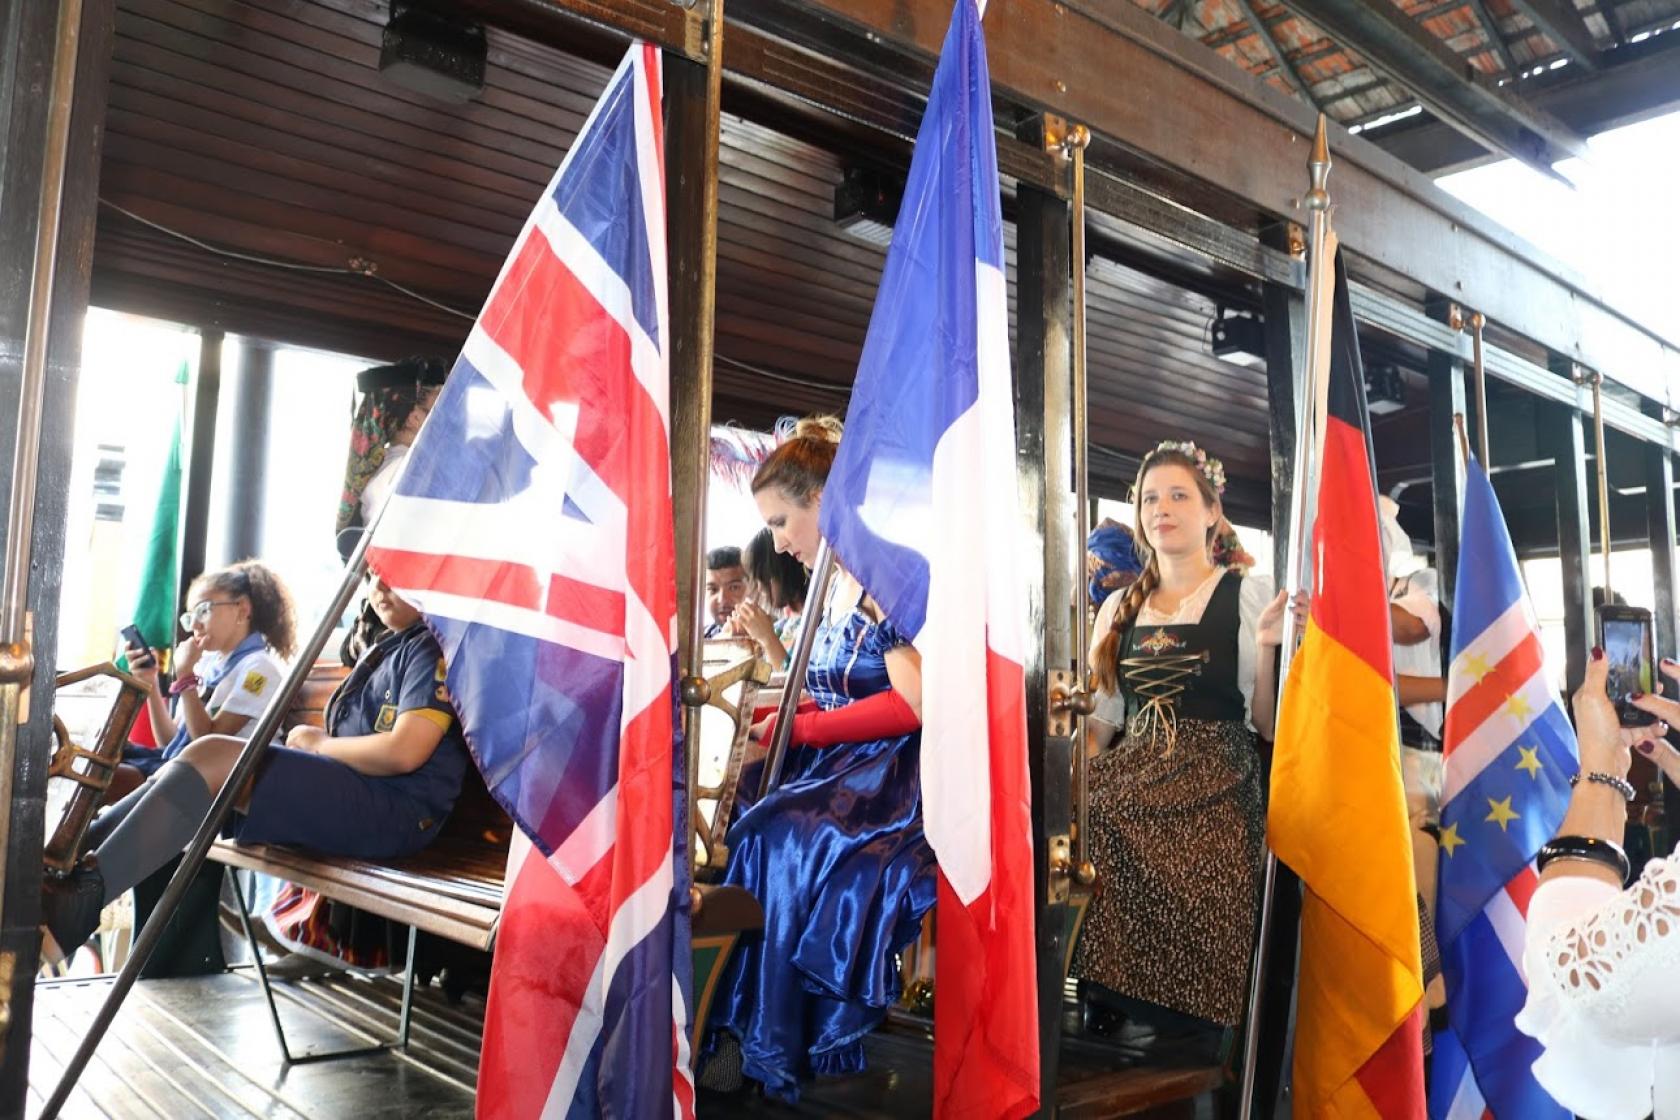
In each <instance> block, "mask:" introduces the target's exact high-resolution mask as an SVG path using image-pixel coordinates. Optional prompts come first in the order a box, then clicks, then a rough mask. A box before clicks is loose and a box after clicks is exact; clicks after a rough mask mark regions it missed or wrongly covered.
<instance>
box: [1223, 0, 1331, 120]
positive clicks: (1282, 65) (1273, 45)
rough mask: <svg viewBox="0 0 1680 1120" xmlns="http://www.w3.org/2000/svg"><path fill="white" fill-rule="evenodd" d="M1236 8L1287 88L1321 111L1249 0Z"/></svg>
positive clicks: (1309, 89)
mask: <svg viewBox="0 0 1680 1120" xmlns="http://www.w3.org/2000/svg"><path fill="white" fill-rule="evenodd" d="M1237 7H1239V8H1241V9H1242V13H1243V16H1244V17H1245V18H1246V19H1247V20H1248V25H1249V26H1250V27H1252V28H1253V29H1254V34H1255V35H1257V36H1259V38H1260V42H1261V44H1262V45H1263V46H1264V47H1265V48H1266V53H1267V54H1269V55H1271V56H1272V63H1273V64H1274V65H1275V66H1276V67H1277V69H1278V73H1279V74H1280V75H1282V77H1283V80H1284V81H1285V82H1286V83H1288V85H1289V88H1290V89H1292V90H1294V91H1295V92H1296V93H1297V94H1299V95H1300V96H1301V97H1304V98H1305V99H1306V100H1307V103H1308V104H1310V105H1312V106H1313V107H1314V108H1315V109H1322V108H1323V106H1322V105H1320V104H1319V103H1318V98H1316V97H1314V96H1313V92H1312V89H1311V87H1309V86H1308V85H1307V83H1306V82H1305V81H1304V80H1303V79H1302V77H1301V75H1299V74H1297V73H1296V72H1295V68H1294V67H1293V66H1291V65H1290V64H1289V56H1288V55H1286V54H1284V52H1283V47H1282V46H1281V45H1280V44H1279V43H1278V41H1277V38H1276V36H1274V35H1273V34H1272V30H1271V28H1269V27H1267V26H1266V22H1265V21H1264V20H1262V19H1261V18H1260V16H1259V13H1257V12H1256V11H1255V10H1254V5H1253V4H1252V3H1250V2H1249V0H1237Z"/></svg>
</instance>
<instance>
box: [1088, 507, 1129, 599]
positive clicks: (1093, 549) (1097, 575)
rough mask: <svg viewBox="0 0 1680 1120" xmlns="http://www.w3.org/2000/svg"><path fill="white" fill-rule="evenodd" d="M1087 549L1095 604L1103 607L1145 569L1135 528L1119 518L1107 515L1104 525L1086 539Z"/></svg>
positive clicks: (1091, 590) (1092, 597)
mask: <svg viewBox="0 0 1680 1120" xmlns="http://www.w3.org/2000/svg"><path fill="white" fill-rule="evenodd" d="M1085 552H1086V556H1087V560H1086V565H1085V567H1086V571H1087V572H1088V573H1089V575H1090V578H1091V583H1090V587H1089V591H1090V595H1091V606H1093V607H1100V606H1102V605H1103V601H1104V600H1105V599H1107V598H1108V597H1109V596H1110V595H1112V594H1114V593H1115V592H1116V591H1118V590H1120V589H1121V588H1122V587H1125V586H1127V585H1128V584H1130V583H1131V582H1132V581H1133V580H1134V579H1136V578H1137V577H1138V573H1139V572H1141V571H1143V565H1142V564H1141V563H1139V562H1138V557H1137V548H1136V546H1135V544H1134V543H1133V540H1132V531H1131V530H1130V529H1128V528H1126V527H1125V526H1124V525H1122V524H1120V523H1119V522H1118V521H1114V520H1111V519H1106V518H1105V519H1104V520H1103V523H1102V524H1101V525H1098V526H1097V527H1096V528H1095V529H1092V530H1091V535H1090V536H1089V537H1088V538H1087V539H1086V541H1085Z"/></svg>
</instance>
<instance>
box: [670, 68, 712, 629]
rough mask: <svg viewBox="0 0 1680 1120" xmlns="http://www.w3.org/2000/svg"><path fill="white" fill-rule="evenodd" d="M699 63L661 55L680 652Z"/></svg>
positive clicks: (695, 479)
mask: <svg viewBox="0 0 1680 1120" xmlns="http://www.w3.org/2000/svg"><path fill="white" fill-rule="evenodd" d="M706 174H707V169H706V67H705V66H704V65H703V64H701V63H698V62H690V61H689V60H687V59H684V58H679V57H677V56H676V55H673V54H667V55H666V56H665V184H666V185H665V197H666V199H667V200H668V201H667V206H668V207H669V209H668V211H667V213H666V220H665V225H666V230H667V237H668V239H669V245H670V248H669V251H670V260H669V267H668V272H669V275H670V301H671V303H670V323H671V491H672V500H673V513H674V520H675V522H676V527H677V635H678V636H677V650H678V651H679V659H681V658H686V657H687V653H686V650H687V649H688V635H689V633H690V632H691V631H692V629H693V627H694V621H695V619H694V612H695V609H696V607H695V578H696V571H697V568H698V566H699V564H700V563H701V560H700V557H699V556H698V555H696V554H695V552H694V549H693V548H691V547H690V538H689V535H688V534H689V532H690V531H689V529H688V528H687V527H689V526H692V525H693V524H694V523H695V519H696V518H698V519H701V520H703V519H704V518H705V516H706V509H705V505H704V497H703V495H704V494H705V486H706V482H707V472H708V470H709V469H710V468H709V457H708V454H707V453H706V452H705V451H704V450H703V451H702V452H701V453H699V454H695V452H694V449H695V448H697V447H698V448H706V447H707V446H708V444H707V442H706V441H707V439H708V433H709V432H710V429H711V412H712V402H711V381H712V378H711V368H712V355H711V344H712V341H711V340H712V331H711V325H710V324H707V323H703V322H702V321H701V319H702V315H701V298H700V296H701V293H700V283H701V265H702V258H703V255H704V253H705V245H704V234H705V228H706V220H705V192H704V191H703V190H702V186H703V180H704V176H705V175H706Z"/></svg>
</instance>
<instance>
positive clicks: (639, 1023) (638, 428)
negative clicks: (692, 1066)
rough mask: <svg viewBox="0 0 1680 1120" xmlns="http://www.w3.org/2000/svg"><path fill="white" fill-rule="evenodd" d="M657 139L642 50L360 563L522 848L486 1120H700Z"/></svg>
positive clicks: (466, 354) (498, 991) (574, 158)
mask: <svg viewBox="0 0 1680 1120" xmlns="http://www.w3.org/2000/svg"><path fill="white" fill-rule="evenodd" d="M660 114H661V91H660V63H659V53H658V51H657V50H656V49H655V48H653V47H651V46H647V45H645V44H636V45H633V46H632V47H631V49H630V51H629V53H628V54H626V55H625V58H624V61H623V62H622V63H621V64H620V65H619V67H618V70H617V72H616V73H614V75H613V76H612V79H611V81H609V82H608V83H607V87H606V90H605V92H604V93H602V95H601V99H600V101H599V102H598V103H597V104H596V106H595V108H594V110H593V111H592V112H591V114H590V117H589V120H588V121H587V122H586V123H585V125H584V127H583V131H582V132H581V133H580V134H579V135H578V138H577V141H576V142H575V143H574V144H573V145H572V148H571V151H570V152H568V153H567V155H566V159H565V161H564V162H563V163H562V164H561V165H560V168H559V170H558V171H556V172H555V174H554V178H553V179H552V180H551V181H550V182H549V185H548V188H547V190H545V191H544V193H543V196H542V198H541V200H540V201H539V202H538V203H537V207H536V210H535V211H534V212H533V213H532V214H531V217H530V219H529V220H528V221H527V222H526V223H525V228H524V229H523V231H521V233H520V235H519V238H518V240H517V241H516V242H515V243H514V247H513V251H512V253H511V254H510V255H509V257H508V260H507V263H506V264H504V265H503V266H502V272H501V275H500V276H499V277H498V278H497V280H496V285H495V287H494V288H493V289H492V290H491V292H490V297H489V299H488V301H487V302H486V303H485V306H484V310H483V311H482V312H481V313H480V315H479V319H478V322H477V323H476V324H475V325H474V326H473V329H472V333H471V335H470V336H469V337H468V339H467V343H466V346H465V348H464V349H463V351H462V353H461V357H460V359H459V360H458V361H457V362H456V365H455V369H454V371H453V373H452V374H451V375H450V378H449V382H448V384H447V385H446V386H445V387H444V390H443V393H442V395H441V397H440V398H439V400H438V403H437V405H436V407H435V409H434V410H433V412H432V414H431V416H430V417H429V418H428V420H427V422H426V426H425V428H424V430H423V431H422V432H421V434H420V437H419V439H418V440H417V441H416V443H415V446H414V450H413V451H412V452H411V454H410V457H409V462H408V464H407V467H406V470H405V472H404V474H403V477H402V480H401V481H400V483H399V484H398V485H397V487H396V491H395V493H394V495H393V497H392V498H391V500H390V503H389V504H388V505H387V507H386V509H385V513H384V517H383V519H382V520H381V522H380V524H379V526H378V528H377V529H376V530H375V534H374V539H373V541H372V543H371V547H370V548H369V550H368V562H369V564H370V566H371V567H372V568H373V570H374V571H375V572H377V573H378V574H379V576H380V577H381V578H382V579H384V580H385V582H386V583H388V584H389V585H390V586H391V587H392V588H393V589H395V590H396V591H397V592H398V594H400V595H402V596H403V597H404V598H405V599H408V600H410V601H411V602H412V603H414V604H415V606H417V607H418V608H420V610H421V611H422V612H423V613H424V615H425V617H426V621H427V623H428V624H429V625H430V626H431V628H432V631H433V632H434V633H435V634H436V635H437V638H438V641H439V642H440V643H441V644H442V646H443V651H444V658H445V662H446V664H447V666H448V672H447V685H448V689H449V692H450V695H451V696H452V697H453V699H454V703H455V707H456V710H457V711H458V712H459V714H460V717H461V723H462V727H463V728H464V730H465V732H466V737H467V742H468V744H469V745H470V747H471V748H472V753H473V757H474V759H475V760H476V762H477V763H478V767H479V769H480V770H481V771H482V772H483V774H484V780H485V783H486V784H487V785H488V786H489V788H490V791H491V792H492V793H493V794H494V795H495V797H496V799H497V800H498V801H499V802H501V804H502V805H503V806H504V807H505V808H506V809H507V810H508V812H509V813H510V814H511V815H512V817H513V819H514V820H515V821H516V822H517V823H518V825H519V828H520V832H519V833H518V834H516V836H515V840H514V845H513V849H514V850H513V851H512V852H511V853H510V856H509V872H508V882H509V884H510V885H509V889H508V896H507V901H506V905H505V907H504V909H503V914H502V921H501V925H500V927H499V929H498V931H497V944H496V958H495V965H494V969H493V972H492V975H491V986H490V1003H489V1008H488V1011H487V1015H486V1021H485V1028H484V1051H483V1057H482V1060H481V1062H480V1067H479V1085H478V1111H479V1115H480V1116H494V1117H504V1116H508V1117H531V1116H538V1115H541V1116H545V1117H547V1116H554V1117H565V1116H578V1117H582V1116H601V1115H608V1116H624V1117H652V1116H671V1115H674V1116H682V1117H687V1116H692V1115H693V1096H694V1093H693V1084H692V1078H691V1075H690V1072H689V1053H688V1017H689V1012H688V1008H689V1006H690V999H689V988H690V977H689V970H690V957H689V930H688V914H687V903H688V882H687V861H686V858H680V853H681V845H680V843H679V839H680V837H681V829H679V828H677V827H676V822H678V821H680V820H681V819H682V815H681V814H682V809H683V805H682V800H681V799H682V797H683V791H684V783H683V781H682V768H681V765H680V753H679V752H678V751H677V750H676V743H675V736H676V720H675V714H674V709H675V704H676V700H675V694H674V691H673V687H672V684H673V680H674V677H675V660H674V658H675V652H676V651H675V623H676V574H675V562H674V550H673V544H672V529H671V479H670V466H669V464H670V449H669V436H670V414H669V405H668V399H667V398H668V384H669V382H668V361H667V356H668V349H667V340H668V338H669V332H668V329H667V321H666V307H667V304H666V281H665V275H666V274H665V259H666V251H665V193H664V165H663V147H664V145H663V137H662V134H661V123H660ZM662 1056H663V1057H666V1058H668V1059H669V1060H668V1061H662V1060H660V1058H661V1057H662Z"/></svg>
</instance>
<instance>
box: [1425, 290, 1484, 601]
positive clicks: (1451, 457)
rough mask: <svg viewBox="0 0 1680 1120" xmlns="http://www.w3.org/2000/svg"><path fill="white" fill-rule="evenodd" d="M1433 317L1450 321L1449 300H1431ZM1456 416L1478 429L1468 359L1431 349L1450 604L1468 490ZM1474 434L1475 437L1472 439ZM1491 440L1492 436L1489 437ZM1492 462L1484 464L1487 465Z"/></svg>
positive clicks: (1438, 528) (1441, 556) (1433, 483)
mask: <svg viewBox="0 0 1680 1120" xmlns="http://www.w3.org/2000/svg"><path fill="white" fill-rule="evenodd" d="M1427 309H1428V312H1429V315H1430V317H1431V318H1433V319H1436V320H1438V321H1440V322H1443V323H1444V322H1446V321H1447V318H1448V315H1449V314H1450V311H1451V305H1450V304H1449V303H1447V301H1445V300H1441V299H1432V300H1430V301H1429V303H1428V308H1427ZM1454 416H1463V417H1464V419H1465V431H1466V432H1467V433H1469V432H1474V431H1475V430H1476V428H1475V423H1474V420H1473V419H1472V418H1471V416H1470V414H1469V409H1468V407H1467V406H1466V404H1465V394H1464V361H1463V359H1461V358H1460V357H1459V356H1458V354H1456V353H1446V352H1444V351H1441V350H1431V351H1430V352H1429V481H1430V492H1431V494H1432V495H1433V496H1434V501H1435V557H1434V562H1433V564H1432V565H1431V566H1432V567H1433V568H1434V569H1435V573H1436V576H1437V578H1438V579H1439V581H1440V583H1439V586H1440V589H1441V602H1442V604H1443V605H1445V606H1446V607H1447V608H1448V609H1451V607H1452V602H1453V591H1454V590H1455V588H1456V587H1457V585H1458V522H1459V515H1460V512H1461V511H1460V506H1461V504H1462V502H1463V494H1464V462H1463V460H1462V459H1461V458H1460V455H1459V449H1458V432H1457V430H1456V429H1455V428H1454V425H1453V417H1454ZM1473 443H1474V437H1472V444H1473ZM1490 443H1491V440H1490ZM1488 466H1489V464H1487V463H1483V464H1482V468H1483V469H1484V470H1485V469H1487V467H1488Z"/></svg>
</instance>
